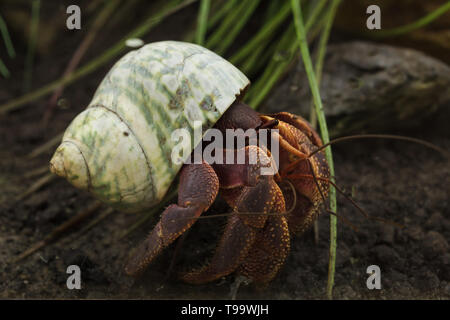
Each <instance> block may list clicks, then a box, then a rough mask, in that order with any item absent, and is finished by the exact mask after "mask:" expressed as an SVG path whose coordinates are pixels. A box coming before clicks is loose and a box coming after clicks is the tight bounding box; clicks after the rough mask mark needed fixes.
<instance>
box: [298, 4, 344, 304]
mask: <svg viewBox="0 0 450 320" xmlns="http://www.w3.org/2000/svg"><path fill="white" fill-rule="evenodd" d="M339 2H340V0H333V2H332V3H331V7H330V11H329V12H330V15H331V18H332V17H334V13H335V11H336V9H337V6H338V5H339ZM291 6H292V13H293V16H294V21H295V29H296V32H297V39H298V42H299V45H300V53H301V56H302V60H303V63H304V65H305V71H306V74H307V77H308V82H309V85H310V89H311V93H312V95H313V99H314V104H315V107H316V113H317V119H318V121H319V127H320V132H321V136H322V140H323V143H324V144H325V143H328V142H329V141H330V138H329V135H328V128H327V123H326V119H325V114H324V112H323V106H322V99H321V98H320V92H319V87H318V85H317V80H316V76H315V74H314V70H313V66H312V62H311V56H310V53H309V48H308V43H307V39H306V31H305V27H304V25H303V17H302V11H301V6H300V4H299V2H298V0H291ZM325 156H326V159H327V162H328V165H329V168H330V179H331V180H332V181H333V182H334V165H333V155H332V152H331V148H326V149H325ZM330 209H331V211H332V212H334V213H336V211H337V203H336V190H335V189H334V187H333V186H330ZM336 220H337V219H336V217H335V216H334V215H330V260H329V268H328V283H327V296H328V298H329V299H331V298H332V294H333V285H334V270H335V261H336V246H337V245H336V239H337V232H336V228H337V221H336Z"/></svg>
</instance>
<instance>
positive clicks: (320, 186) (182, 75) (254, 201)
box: [51, 41, 329, 283]
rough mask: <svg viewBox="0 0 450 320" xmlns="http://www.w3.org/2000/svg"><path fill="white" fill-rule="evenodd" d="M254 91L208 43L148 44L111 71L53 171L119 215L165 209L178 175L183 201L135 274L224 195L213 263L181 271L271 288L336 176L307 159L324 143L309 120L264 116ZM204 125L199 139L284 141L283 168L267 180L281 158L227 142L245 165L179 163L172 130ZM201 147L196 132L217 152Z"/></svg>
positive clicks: (138, 255) (148, 245)
mask: <svg viewBox="0 0 450 320" xmlns="http://www.w3.org/2000/svg"><path fill="white" fill-rule="evenodd" d="M248 84H249V81H248V79H247V78H246V77H245V76H244V75H243V74H242V73H241V72H240V71H239V70H237V69H236V68H235V67H234V66H232V65H231V64H230V63H228V62H227V61H226V60H224V59H222V58H221V57H219V56H217V55H216V54H214V53H212V52H211V51H209V50H207V49H204V48H202V47H200V46H197V45H192V44H187V43H182V42H173V41H167V42H159V43H154V44H149V45H147V46H145V47H143V48H141V49H140V50H137V51H135V52H131V53H129V54H127V55H126V56H125V57H124V58H122V59H121V60H120V61H119V62H118V63H117V64H116V65H115V66H114V67H113V69H112V70H111V71H110V72H109V73H108V75H107V76H106V77H105V79H104V80H103V82H102V83H101V85H100V87H99V88H98V90H97V92H96V94H95V96H94V98H93V100H92V102H91V103H90V105H89V106H88V108H87V109H86V110H85V111H84V112H82V113H81V114H80V115H78V116H77V117H76V118H75V119H74V121H73V122H72V123H71V125H70V126H69V128H68V129H67V131H66V133H65V135H64V137H63V142H62V144H61V145H60V146H59V147H58V149H57V150H56V152H55V155H54V157H53V159H52V161H51V169H52V171H53V172H55V173H57V174H59V175H61V176H64V177H66V178H67V179H68V180H69V181H70V182H71V183H72V184H74V185H75V186H77V187H79V188H83V189H87V190H88V191H89V192H91V193H92V194H94V195H95V196H96V197H98V198H100V199H101V200H103V201H105V202H107V203H110V204H112V205H114V206H116V207H118V208H120V209H122V210H125V211H138V210H142V209H143V208H148V207H150V206H152V205H154V204H156V203H158V202H159V201H160V200H161V199H162V197H163V196H164V194H165V193H166V192H167V189H168V188H169V186H170V184H171V183H172V182H173V181H174V180H175V177H176V176H177V175H178V176H179V186H178V201H177V204H172V205H170V206H169V207H167V208H166V209H165V210H164V212H163V213H162V214H161V218H160V220H159V222H158V223H157V224H156V225H155V227H154V228H153V230H152V231H151V232H150V234H149V236H148V237H147V239H146V240H144V241H143V242H142V244H141V245H140V246H139V247H138V248H137V249H136V250H135V251H134V252H133V254H132V256H131V258H130V260H129V262H128V264H127V266H126V272H127V273H128V274H130V275H139V274H141V273H142V271H144V270H145V269H146V268H147V267H148V265H149V264H150V263H151V261H152V260H153V259H154V258H155V257H156V256H158V254H159V253H160V252H161V251H162V250H163V249H164V248H165V247H167V246H168V245H170V244H171V243H172V242H173V241H175V240H176V239H177V238H178V237H179V236H180V235H182V234H183V233H184V232H186V231H187V230H188V229H189V228H190V227H191V226H192V225H193V224H194V223H195V222H196V221H197V218H198V217H199V216H200V215H201V214H202V213H203V212H205V211H206V210H208V208H209V207H210V206H211V204H212V203H213V202H214V201H215V199H216V197H217V195H218V193H219V192H220V193H221V194H222V196H223V198H224V199H225V200H226V201H227V203H228V204H229V206H230V207H231V209H232V212H233V214H231V215H230V216H229V217H228V221H227V225H226V227H225V231H224V234H223V235H222V237H221V240H220V242H219V244H218V247H217V250H216V253H215V255H214V257H213V258H212V260H211V262H210V263H209V264H208V265H205V266H204V267H203V268H201V269H198V270H193V271H191V272H189V273H186V274H184V275H183V276H182V279H183V280H184V281H186V282H190V283H205V282H209V281H213V280H216V279H218V278H220V277H223V276H226V275H228V274H231V273H233V272H237V273H239V274H242V275H244V276H246V277H248V278H250V279H252V280H253V281H255V282H260V283H267V282H269V281H270V280H272V279H273V277H274V276H275V275H276V274H277V272H278V271H279V269H280V268H281V266H282V265H283V264H284V261H285V259H286V257H287V255H288V252H289V247H290V240H291V237H292V235H293V234H295V233H298V232H301V231H303V230H305V229H306V228H307V227H308V226H309V225H310V224H311V222H312V221H314V219H315V217H316V215H317V208H318V206H319V204H320V203H321V202H322V200H323V199H324V198H325V197H326V195H327V193H328V183H327V181H328V178H329V170H328V165H327V163H326V160H325V157H324V154H323V152H318V153H315V154H314V155H313V156H309V154H310V153H311V152H313V151H314V150H316V149H317V148H318V147H320V146H321V145H322V142H321V140H320V138H319V136H318V135H317V133H316V132H315V131H314V130H313V129H312V128H311V127H310V126H309V124H308V123H307V122H306V121H305V120H304V119H302V118H301V117H298V116H295V115H292V114H289V113H278V114H274V115H262V114H259V113H258V112H256V111H254V110H253V109H251V108H250V107H248V106H247V105H245V104H243V103H242V102H240V97H241V96H242V95H241V92H242V91H243V90H244V89H245V88H246V87H247V85H248ZM198 126H201V129H202V130H201V131H202V133H203V134H205V133H206V132H207V130H208V129H210V128H211V127H213V126H214V128H216V129H218V130H220V132H223V133H225V132H226V131H227V130H230V129H242V130H248V129H253V130H255V131H256V132H257V133H258V134H260V133H261V132H262V130H263V129H269V131H270V134H271V137H272V138H275V139H276V141H277V142H278V143H279V159H278V160H279V161H278V163H279V167H278V168H277V169H278V170H273V171H271V172H272V173H271V174H262V169H264V168H268V167H270V168H272V167H273V166H274V165H273V164H274V163H275V162H276V161H275V160H274V159H273V156H274V155H273V154H272V153H271V150H270V147H271V146H270V145H268V146H267V148H266V147H261V146H259V145H255V144H252V143H246V144H245V145H244V146H241V147H239V148H236V149H231V150H230V149H229V148H227V147H226V146H228V144H226V143H225V144H224V145H223V148H221V149H218V150H216V151H215V152H223V153H224V154H226V153H229V154H230V153H231V155H232V157H231V158H232V159H236V158H237V155H238V153H241V154H243V155H244V162H242V163H239V162H238V161H234V162H233V161H232V162H231V163H208V162H206V161H204V160H203V161H200V162H194V163H187V162H186V163H184V164H175V163H173V161H172V158H171V157H170V153H171V150H172V149H173V147H174V141H173V139H171V132H172V131H173V130H175V129H178V128H184V129H187V130H188V131H189V132H190V133H193V132H194V131H195V129H196V128H197V127H198ZM197 129H198V128H197ZM275 129H276V130H275ZM233 139H234V138H233ZM201 140H202V136H200V137H197V138H196V137H195V134H194V135H193V141H192V142H193V143H192V144H191V145H192V146H197V145H199V146H200V147H203V148H205V147H207V146H208V145H209V144H208V143H207V142H205V141H201ZM224 142H226V141H224ZM192 149H194V148H193V147H192ZM286 181H289V182H290V183H289V184H287V183H286Z"/></svg>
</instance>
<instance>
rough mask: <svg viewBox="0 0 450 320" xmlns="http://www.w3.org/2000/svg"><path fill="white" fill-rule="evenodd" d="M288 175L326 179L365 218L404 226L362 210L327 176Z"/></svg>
mask: <svg viewBox="0 0 450 320" xmlns="http://www.w3.org/2000/svg"><path fill="white" fill-rule="evenodd" d="M289 177H295V178H307V179H317V180H323V181H326V182H328V183H329V184H331V185H333V187H334V188H336V190H337V191H338V192H339V193H340V194H341V195H343V196H344V197H345V198H346V199H347V200H348V201H350V202H351V203H352V205H353V206H354V207H355V208H356V209H358V211H359V212H360V213H361V214H362V215H363V216H364V217H365V218H366V219H369V220H376V221H380V222H383V223H386V224H390V225H393V226H395V227H398V228H404V227H405V226H404V225H402V224H399V223H397V222H394V221H391V220H386V219H383V218H379V217H371V216H370V215H369V214H368V213H367V212H366V211H364V209H363V208H361V207H360V206H359V205H358V203H356V201H355V200H353V198H352V197H350V196H349V195H348V194H346V193H345V192H344V191H343V190H342V189H341V188H339V187H338V185H337V184H336V183H334V182H333V181H331V180H330V179H327V178H321V177H314V176H311V175H308V174H298V175H296V174H293V175H289V176H287V178H289ZM316 185H317V186H318V184H316ZM334 214H335V215H336V213H334ZM336 216H337V215H336Z"/></svg>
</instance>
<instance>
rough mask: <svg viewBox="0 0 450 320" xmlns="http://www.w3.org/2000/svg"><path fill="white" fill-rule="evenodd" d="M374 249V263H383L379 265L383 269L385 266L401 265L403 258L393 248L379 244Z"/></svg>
mask: <svg viewBox="0 0 450 320" xmlns="http://www.w3.org/2000/svg"><path fill="white" fill-rule="evenodd" d="M372 251H373V254H374V255H375V259H376V261H374V263H375V264H376V263H381V264H382V265H380V266H379V267H380V268H381V269H383V266H397V267H401V264H402V260H401V258H400V256H399V255H398V253H397V252H396V251H395V250H394V249H393V248H391V247H389V246H387V245H384V244H381V245H377V246H376V247H375V248H374V249H373V250H372Z"/></svg>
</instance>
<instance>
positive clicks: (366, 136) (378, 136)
mask: <svg viewBox="0 0 450 320" xmlns="http://www.w3.org/2000/svg"><path fill="white" fill-rule="evenodd" d="M356 139H392V140H403V141H409V142H414V143H418V144H421V145H423V146H425V147H427V148H430V149H433V150H435V151H437V152H439V153H441V154H442V155H444V156H445V157H447V158H448V159H450V153H449V152H448V151H447V150H444V149H442V148H440V147H438V146H436V145H434V144H432V143H431V142H428V141H425V140H422V139H417V138H411V137H405V136H397V135H392V134H358V135H353V136H347V137H340V138H336V139H333V140H331V141H330V142H328V143H325V144H324V145H323V146H321V147H319V148H317V149H316V150H314V151H313V152H311V153H310V154H309V155H308V157H307V158H310V157H312V156H313V155H315V154H316V153H318V152H320V151H322V150H323V149H325V148H326V147H328V146H330V145H332V144H334V143H336V142H342V141H347V140H356Z"/></svg>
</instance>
